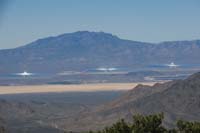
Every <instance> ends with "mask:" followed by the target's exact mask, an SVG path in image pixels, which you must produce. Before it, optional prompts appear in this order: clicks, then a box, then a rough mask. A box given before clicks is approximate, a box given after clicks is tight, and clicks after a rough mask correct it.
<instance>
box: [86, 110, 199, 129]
mask: <svg viewBox="0 0 200 133" xmlns="http://www.w3.org/2000/svg"><path fill="white" fill-rule="evenodd" d="M163 119H164V115H163V114H162V113H161V114H156V115H148V116H143V115H135V116H133V123H127V122H125V121H124V120H123V119H122V120H120V121H118V122H117V123H115V124H113V125H112V126H111V127H106V128H105V129H103V130H102V131H96V132H94V131H90V132H89V133H200V122H188V121H182V120H179V121H177V124H176V125H177V127H176V128H175V129H170V130H168V129H166V128H165V127H163V126H162V121H163Z"/></svg>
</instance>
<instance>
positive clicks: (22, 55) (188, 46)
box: [0, 31, 200, 73]
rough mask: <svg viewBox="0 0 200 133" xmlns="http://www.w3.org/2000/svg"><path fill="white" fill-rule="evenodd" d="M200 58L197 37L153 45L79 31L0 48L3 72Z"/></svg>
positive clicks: (188, 60)
mask: <svg viewBox="0 0 200 133" xmlns="http://www.w3.org/2000/svg"><path fill="white" fill-rule="evenodd" d="M183 57H184V58H183ZM199 58H200V41H198V40H197V41H176V42H163V43H160V44H152V43H144V42H137V41H130V40H123V39H120V38H118V37H117V36H114V35H112V34H108V33H104V32H88V31H79V32H75V33H67V34H62V35H59V36H56V37H48V38H44V39H39V40H37V41H35V42H32V43H30V44H28V45H25V46H22V47H18V48H15V49H7V50H0V63H1V64H2V65H1V66H0V72H1V73H5V72H18V71H23V70H24V69H26V70H29V71H32V72H60V71H67V70H87V69H91V68H96V67H128V68H137V67H142V66H148V65H151V64H161V63H169V62H171V61H176V62H178V63H193V64H198V63H200V61H199ZM191 59H192V60H191Z"/></svg>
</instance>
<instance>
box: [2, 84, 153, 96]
mask: <svg viewBox="0 0 200 133" xmlns="http://www.w3.org/2000/svg"><path fill="white" fill-rule="evenodd" d="M138 84H143V85H154V84H155V82H141V83H99V84H79V85H34V86H0V94H23V93H52V92H54V93H60V92H92V91H123V90H130V89H132V88H134V87H135V86H137V85H138Z"/></svg>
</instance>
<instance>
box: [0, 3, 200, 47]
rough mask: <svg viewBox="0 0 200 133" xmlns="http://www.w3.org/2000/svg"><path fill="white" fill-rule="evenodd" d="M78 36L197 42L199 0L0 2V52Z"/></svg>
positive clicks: (199, 36) (199, 23) (199, 27)
mask: <svg viewBox="0 0 200 133" xmlns="http://www.w3.org/2000/svg"><path fill="white" fill-rule="evenodd" d="M5 1H6V2H5ZM81 30H89V31H104V32H109V33H113V34H115V35H117V36H119V37H120V38H124V39H130V40H137V41H146V42H160V41H166V40H190V39H200V0H0V49H4V48H12V47H17V46H21V45H24V44H27V43H29V42H32V41H34V40H36V39H38V38H43V37H48V36H54V35H58V34H62V33H68V32H74V31H81Z"/></svg>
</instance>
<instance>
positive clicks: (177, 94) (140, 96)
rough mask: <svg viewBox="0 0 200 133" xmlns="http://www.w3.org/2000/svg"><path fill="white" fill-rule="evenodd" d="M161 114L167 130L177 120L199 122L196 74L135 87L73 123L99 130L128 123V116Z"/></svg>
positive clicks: (199, 82)
mask: <svg viewBox="0 0 200 133" xmlns="http://www.w3.org/2000/svg"><path fill="white" fill-rule="evenodd" d="M161 112H163V113H164V115H165V119H164V125H165V126H166V127H168V128H172V127H174V126H175V121H177V120H179V119H183V120H189V121H190V120H191V121H200V72H199V73H196V74H194V75H192V76H190V77H188V78H187V79H185V80H176V81H170V82H166V83H163V84H160V83H158V84H155V85H154V86H146V85H138V86H137V87H136V88H134V89H133V90H130V91H128V92H127V93H125V94H124V95H122V96H121V97H119V98H117V99H116V100H114V101H111V102H109V103H106V104H104V105H102V106H98V107H96V108H94V109H93V111H92V112H89V113H86V114H82V115H81V116H80V117H79V121H78V122H77V121H76V122H75V123H78V124H80V123H84V124H85V125H84V128H86V129H90V128H91V127H92V128H96V129H99V128H103V127H104V126H108V125H111V124H112V123H113V122H116V121H117V120H119V119H120V118H125V119H126V120H127V121H131V120H132V115H136V114H144V115H149V114H155V113H161ZM72 128H73V126H72ZM76 128H77V127H76ZM81 130H84V129H83V128H81Z"/></svg>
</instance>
